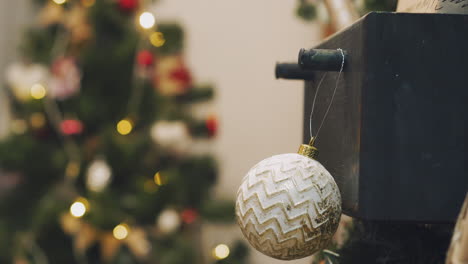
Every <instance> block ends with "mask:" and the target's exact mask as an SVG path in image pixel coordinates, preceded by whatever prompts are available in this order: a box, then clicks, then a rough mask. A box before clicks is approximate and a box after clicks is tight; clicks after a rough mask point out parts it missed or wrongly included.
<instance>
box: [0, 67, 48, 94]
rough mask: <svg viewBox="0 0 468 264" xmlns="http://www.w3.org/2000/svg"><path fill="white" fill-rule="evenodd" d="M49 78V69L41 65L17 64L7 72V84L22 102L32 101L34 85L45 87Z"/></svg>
mask: <svg viewBox="0 0 468 264" xmlns="http://www.w3.org/2000/svg"><path fill="white" fill-rule="evenodd" d="M48 77H49V71H48V69H47V68H46V67H45V66H43V65H41V64H25V63H21V62H15V63H13V64H11V65H9V66H8V68H7V69H6V72H5V79H6V82H7V84H8V85H9V87H10V89H11V91H12V92H13V94H14V95H15V97H16V98H17V99H18V100H20V101H27V100H29V99H31V98H32V97H31V87H32V86H33V85H34V84H42V85H45V84H46V83H47V80H48Z"/></svg>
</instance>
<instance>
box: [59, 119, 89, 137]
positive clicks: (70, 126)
mask: <svg viewBox="0 0 468 264" xmlns="http://www.w3.org/2000/svg"><path fill="white" fill-rule="evenodd" d="M60 130H61V131H62V133H63V134H64V135H69V136H71V135H78V134H81V132H83V124H82V123H81V121H79V120H75V119H66V120H63V121H62V122H61V123H60Z"/></svg>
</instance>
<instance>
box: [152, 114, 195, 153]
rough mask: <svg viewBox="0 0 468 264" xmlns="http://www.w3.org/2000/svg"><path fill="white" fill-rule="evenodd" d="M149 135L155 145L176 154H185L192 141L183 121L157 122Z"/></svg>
mask: <svg viewBox="0 0 468 264" xmlns="http://www.w3.org/2000/svg"><path fill="white" fill-rule="evenodd" d="M150 133H151V138H152V139H153V141H154V142H155V143H156V144H159V145H161V146H162V147H165V148H168V149H170V150H173V151H176V152H185V151H186V150H187V149H188V147H189V146H190V142H191V139H192V138H191V136H190V134H189V131H188V128H187V125H186V124H185V123H184V122H183V121H158V122H156V123H155V124H154V125H153V126H152V127H151V131H150Z"/></svg>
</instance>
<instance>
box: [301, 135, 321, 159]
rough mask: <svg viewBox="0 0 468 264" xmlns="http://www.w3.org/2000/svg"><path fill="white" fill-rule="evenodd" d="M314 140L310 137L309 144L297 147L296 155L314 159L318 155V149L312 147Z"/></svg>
mask: <svg viewBox="0 0 468 264" xmlns="http://www.w3.org/2000/svg"><path fill="white" fill-rule="evenodd" d="M314 142H315V138H314V137H312V138H311V139H310V141H309V144H302V145H301V146H300V147H299V150H298V151H297V153H298V154H299V155H302V156H306V157H308V158H311V159H315V158H316V157H317V155H318V149H317V148H316V147H314Z"/></svg>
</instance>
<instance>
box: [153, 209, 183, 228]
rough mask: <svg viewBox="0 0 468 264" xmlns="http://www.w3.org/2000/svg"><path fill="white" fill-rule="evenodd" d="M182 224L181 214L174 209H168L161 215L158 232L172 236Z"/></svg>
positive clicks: (157, 223)
mask: <svg viewBox="0 0 468 264" xmlns="http://www.w3.org/2000/svg"><path fill="white" fill-rule="evenodd" d="M180 224H181V219H180V215H179V213H178V212H177V211H176V210H174V209H166V210H164V211H162V212H161V214H159V217H158V219H157V221H156V226H157V228H158V230H159V231H160V232H161V233H163V234H170V233H172V232H174V231H176V230H177V229H178V228H179V226H180Z"/></svg>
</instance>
